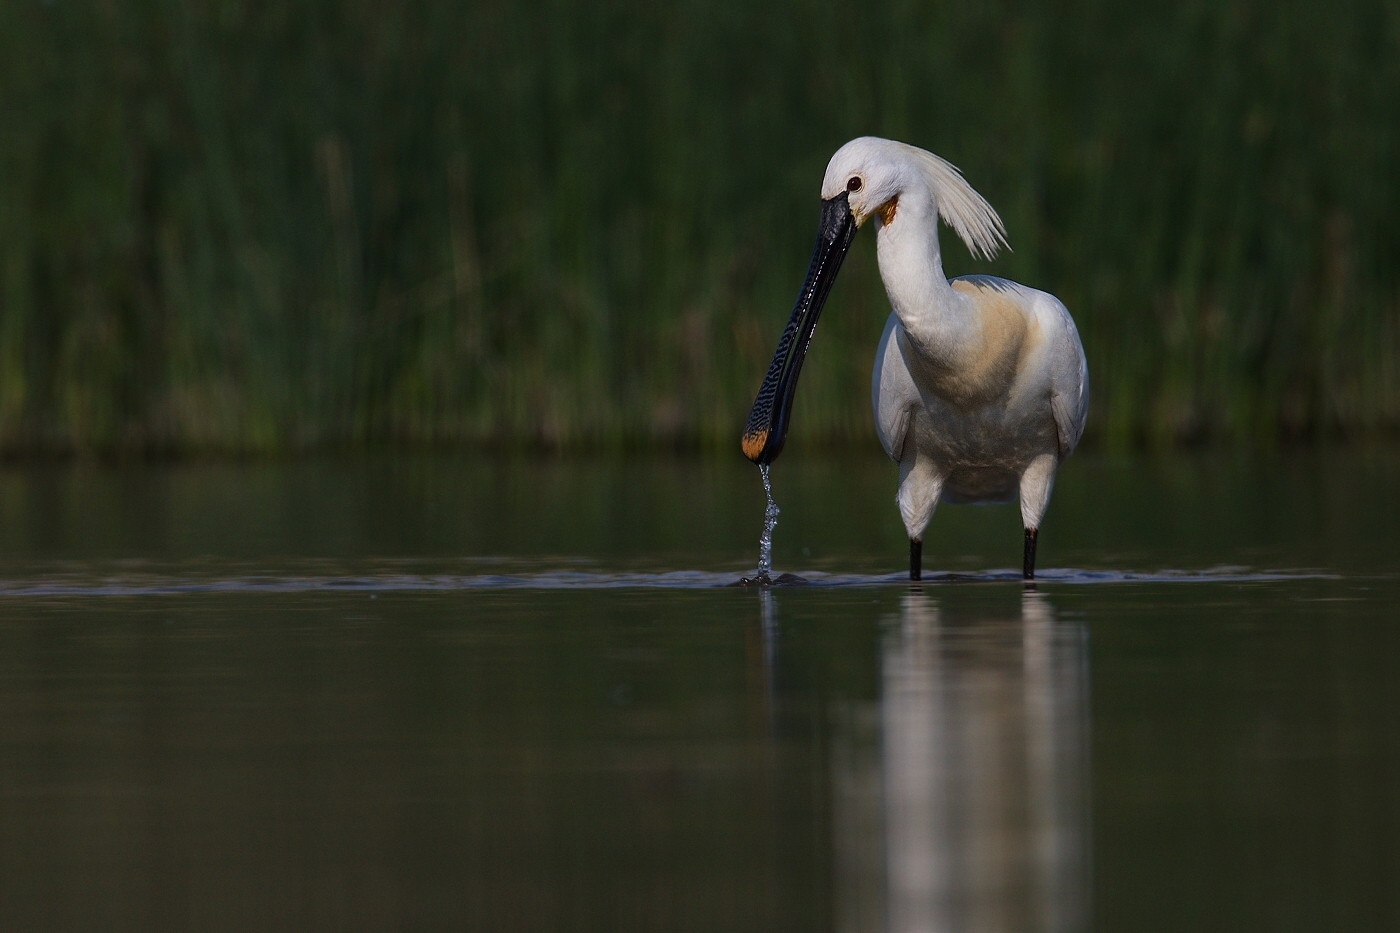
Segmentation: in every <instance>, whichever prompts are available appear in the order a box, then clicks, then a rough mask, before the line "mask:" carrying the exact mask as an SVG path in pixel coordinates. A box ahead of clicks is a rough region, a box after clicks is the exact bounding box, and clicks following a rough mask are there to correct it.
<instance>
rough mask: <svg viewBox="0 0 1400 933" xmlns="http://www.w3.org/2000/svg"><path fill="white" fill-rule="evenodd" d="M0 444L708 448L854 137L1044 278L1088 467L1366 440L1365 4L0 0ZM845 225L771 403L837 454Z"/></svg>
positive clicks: (1392, 113) (1387, 162) (852, 273)
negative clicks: (1071, 367)
mask: <svg viewBox="0 0 1400 933" xmlns="http://www.w3.org/2000/svg"><path fill="white" fill-rule="evenodd" d="M0 113H3V115H4V116H3V121H0V170H3V175H2V176H0V177H3V179H4V181H3V184H0V449H5V450H9V451H12V452H16V451H35V450H60V451H61V450H73V449H77V450H97V451H102V450H123V449H126V450H149V449H168V450H188V449H226V450H279V449H291V448H303V447H308V446H324V445H345V444H351V445H353V444H366V443H384V442H410V443H439V442H444V443H451V442H469V443H502V444H546V445H551V446H578V445H593V446H597V445H602V446H621V445H631V444H652V443H667V444H672V443H681V444H688V445H701V446H719V447H728V446H730V445H736V444H737V440H736V439H737V436H738V431H739V428H740V426H741V425H742V422H743V419H744V417H745V415H746V413H747V406H748V403H749V401H750V399H751V394H752V392H753V390H754V389H755V388H756V386H757V384H758V382H759V379H760V378H761V376H762V373H763V369H764V366H765V364H766V363H767V359H768V355H769V354H770V353H771V351H772V347H773V344H774V343H775V341H776V339H777V335H778V331H779V329H780V328H781V325H782V322H783V321H784V320H785V318H786V315H787V312H788V309H789V307H790V304H791V301H792V298H793V295H794V293H795V291H796V287H797V285H798V283H799V281H800V279H801V276H802V273H803V271H804V269H805V263H806V258H807V251H808V249H809V246H810V242H811V238H812V236H813V235H814V230H815V224H816V219H817V214H818V205H817V194H818V186H819V183H820V179H821V174H822V170H823V168H824V166H825V163H826V160H827V158H828V157H829V155H830V154H831V152H832V151H834V149H835V148H836V147H837V146H838V145H840V144H841V143H842V142H844V141H845V140H846V139H848V138H850V137H852V136H856V135H860V134H866V133H871V134H878V135H885V136H892V137H896V138H899V139H904V140H907V141H909V142H912V143H916V144H918V145H922V146H925V147H927V148H929V149H932V150H934V151H935V152H938V153H939V154H941V155H943V156H945V157H947V158H949V159H951V160H952V161H953V162H955V163H956V164H958V165H959V166H961V167H962V169H963V170H964V172H965V173H966V175H967V177H968V179H969V180H970V181H971V182H972V183H973V184H974V185H975V186H976V187H977V188H978V189H979V190H980V191H982V193H983V194H985V195H986V196H987V197H988V198H989V199H990V200H991V202H992V203H993V204H994V205H995V206H996V207H997V208H998V210H999V211H1000V212H1001V214H1002V216H1003V218H1004V219H1005V221H1006V225H1007V229H1008V232H1009V236H1010V240H1011V244H1012V247H1013V249H1014V252H1012V253H1010V254H1007V255H1004V256H1003V257H1001V258H1000V259H998V260H997V261H995V262H993V263H974V262H973V261H972V260H971V259H970V258H969V257H968V256H967V254H966V253H965V252H964V251H963V250H962V248H961V246H958V245H955V244H954V242H953V239H952V237H951V235H950V234H948V233H946V232H945V235H944V238H943V241H944V246H945V250H946V252H947V254H948V256H947V266H948V269H949V271H950V273H960V272H968V271H986V272H992V273H998V274H1005V275H1009V276H1012V277H1015V278H1018V279H1020V280H1022V281H1025V282H1027V283H1028V284H1032V285H1036V286H1039V287H1042V288H1046V289H1048V290H1051V291H1053V292H1055V293H1056V294H1058V295H1059V296H1060V297H1061V298H1062V299H1063V300H1064V301H1065V302H1066V304H1067V305H1068V306H1069V308H1070V309H1071V311H1072V312H1073V314H1074V316H1075V318H1076V320H1077V321H1078V323H1079V328H1080V332H1081V334H1082V336H1083V339H1084V344H1085V347H1086V349H1087V351H1088V354H1089V359H1090V370H1091V377H1092V380H1093V394H1094V401H1093V406H1092V408H1091V415H1090V418H1091V424H1090V428H1089V433H1088V438H1089V440H1090V442H1091V443H1093V442H1097V443H1106V444H1110V445H1114V446H1122V445H1128V444H1134V443H1143V442H1147V443H1172V442H1179V441H1189V440H1194V439H1203V438H1224V439H1239V440H1271V439H1276V438H1280V437H1288V436H1299V435H1302V436H1317V435H1324V434H1335V433H1347V434H1364V433H1375V432H1384V431H1392V430H1394V429H1395V428H1396V427H1397V426H1400V365H1398V364H1397V361H1398V360H1400V275H1398V274H1397V263H1396V258H1397V250H1400V246H1398V245H1397V244H1400V7H1397V6H1396V4H1395V3H1394V2H1393V0H1385V2H1383V0H1356V2H1349V3H1348V2H1344V3H1339V4H1316V3H1307V2H1302V0H1282V2H1270V3H1264V2H1251V3H1246V2H1211V3H1205V2H1187V3H1179V2H1174V3H1164V2H1154V3H1142V4H1121V3H1110V2H1085V3H1078V4H1071V5H1065V4H1050V3H1046V2H1019V3H1018V2H1006V3H997V2H975V3H968V4H929V3H926V2H913V0H909V2H905V0H891V2H880V3H871V4H836V3H830V2H821V0H811V2H795V0H788V2H777V3H771V4H752V3H744V2H737V0H704V2H700V0H682V2H679V3H674V4H653V3H643V2H639V0H616V2H603V3H596V4H571V3H558V2H555V3H538V4H513V5H511V4H500V3H489V2H479V3H466V4H463V3H459V2H450V0H409V2H404V3H398V4H383V3H369V2H366V0H346V2H339V3H331V2H315V3H311V2H306V3H284V4H256V3H252V2H247V0H224V2H195V3H176V2H170V0H164V2H133V3H127V4H115V3H106V4H99V3H69V2H65V0H54V2H49V3H44V2H40V0H16V2H12V3H7V4H4V5H3V6H0ZM872 240H873V238H872V237H870V234H869V233H863V234H861V235H860V236H859V237H858V238H857V240H856V245H855V247H854V249H853V251H852V256H851V257H850V259H849V260H848V262H847V268H846V270H845V271H844V272H843V274H842V279H841V281H840V282H839V283H838V285H837V287H836V290H835V292H834V294H833V297H832V300H831V303H830V305H829V307H828V310H827V312H826V314H825V316H824V319H823V322H822V325H821V328H820V330H819V333H818V335H817V338H816V340H815V342H814V345H813V352H812V355H811V357H810V358H809V362H808V364H807V369H806V371H805V374H804V377H803V385H802V387H801V389H800V391H799V393H798V395H799V399H798V404H797V410H796V413H795V415H794V425H795V426H794V437H796V438H798V439H799V442H800V441H804V440H805V441H806V442H808V443H811V442H817V441H823V440H826V441H844V440H848V439H856V438H859V439H861V440H862V441H865V440H868V439H869V438H870V436H871V434H872V432H871V428H870V416H869V414H868V378H869V367H870V361H871V358H872V355H873V350H874V343H875V338H876V337H877V336H878V334H879V332H880V329H881V326H882V322H883V319H884V317H885V315H886V314H887V313H888V309H887V305H886V302H885V299H884V296H883V292H882V290H881V288H880V284H879V276H878V272H877V270H876V268H875V262H874V255H873V242H872Z"/></svg>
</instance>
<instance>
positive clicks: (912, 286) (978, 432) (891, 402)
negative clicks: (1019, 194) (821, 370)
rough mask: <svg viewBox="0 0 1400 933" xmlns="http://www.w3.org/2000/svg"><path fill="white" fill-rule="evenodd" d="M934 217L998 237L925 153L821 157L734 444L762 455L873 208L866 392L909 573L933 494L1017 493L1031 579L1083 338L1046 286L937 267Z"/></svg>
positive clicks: (956, 497) (773, 441) (977, 252)
mask: <svg viewBox="0 0 1400 933" xmlns="http://www.w3.org/2000/svg"><path fill="white" fill-rule="evenodd" d="M940 217H941V218H942V219H943V221H944V222H946V223H947V224H948V225H949V226H950V227H952V228H953V231H954V232H955V233H957V235H958V236H959V237H960V238H961V239H962V241H963V242H964V243H966V244H967V248H968V249H969V250H970V251H971V252H972V254H973V255H974V256H982V257H985V258H988V259H990V258H991V257H992V256H994V255H996V253H997V251H998V250H999V249H1000V248H1001V247H1003V246H1006V245H1007V243H1006V232H1005V229H1004V228H1003V227H1002V224H1001V218H1000V217H998V216H997V213H996V211H994V210H992V206H991V205H990V204H988V203H987V202H986V200H985V199H984V198H983V197H982V196H981V195H980V194H978V193H977V192H976V191H974V190H973V189H972V186H971V185H969V184H968V183H967V181H966V180H965V179H964V178H963V177H962V174H961V173H960V172H959V171H958V170H957V169H956V168H955V167H954V166H952V165H951V164H949V163H948V162H945V161H944V160H943V159H940V158H939V157H938V156H936V155H934V154H933V153H931V152H926V151H924V150H923V149H918V148H916V147H914V146H909V145H906V144H904V143H899V142H894V141H893V140H889V139H877V138H875V137H872V136H864V137H861V138H860V139H853V140H851V141H850V142H848V143H846V145H844V146H842V147H841V148H840V149H838V150H837V151H836V154H835V155H834V156H832V157H831V162H830V163H828V165H827V167H826V178H825V179H824V180H823V181H822V219H821V229H820V230H819V231H818V233H817V245H816V249H815V250H814V252H813V254H812V263H811V265H810V266H809V267H808V269H807V278H806V280H805V281H804V282H803V284H802V290H801V291H800V292H799V293H798V296H797V303H796V305H794V307H793V309H792V317H791V318H790V319H789V320H788V324H787V327H786V329H784V331H783V335H782V337H781V339H780V340H779V341H778V350H777V352H776V353H775V354H774V356H773V362H772V364H771V365H770V366H769V367H768V374H767V375H766V376H765V377H764V379H763V384H762V386H760V387H759V390H758V397H757V398H756V399H755V400H754V404H753V410H752V411H751V412H750V414H749V421H748V425H747V426H746V427H745V428H744V435H743V440H742V446H743V450H744V455H745V456H746V457H748V458H749V459H750V460H752V461H753V462H754V463H757V464H760V465H766V464H768V463H771V462H772V461H773V460H774V459H775V458H776V457H777V456H778V454H779V452H780V451H781V450H782V448H783V440H784V439H785V437H786V435H787V429H788V422H789V418H790V416H791V413H792V400H793V393H794V392H795V390H796V388H797V377H798V375H799V373H800V372H801V370H802V360H803V358H804V357H805V356H806V354H807V348H808V346H809V345H810V344H811V340H812V332H813V331H814V329H815V328H816V326H817V318H818V316H819V315H820V314H821V310H822V305H823V304H824V303H825V301H826V296H827V294H828V292H830V291H831V285H832V282H834V281H835V279H836V273H837V271H838V270H839V269H840V268H841V260H842V259H844V258H845V255H846V250H847V249H849V248H850V245H851V240H852V239H854V237H855V234H856V230H857V229H858V228H859V227H860V226H861V225H862V224H864V223H865V221H866V220H869V219H871V218H874V223H875V231H876V234H875V241H876V253H877V255H878V257H879V263H880V278H881V279H883V280H884V283H885V292H886V294H888V295H889V299H890V305H891V306H892V307H893V309H894V311H893V313H892V314H891V315H890V317H889V320H888V321H887V322H886V324H885V332H884V334H882V335H881V337H880V346H879V349H878V350H877V352H876V354H875V372H874V374H873V375H872V378H871V394H872V401H873V402H874V406H875V429H876V431H877V433H878V434H879V435H880V443H881V445H883V446H884V448H885V452H886V453H887V454H889V455H890V459H892V460H895V461H897V462H898V463H899V493H898V494H897V495H896V497H895V501H896V502H898V503H899V512H900V515H901V516H902V517H903V518H904V527H905V529H906V530H907V531H908V532H909V577H910V579H913V580H917V579H919V576H920V564H921V560H922V557H921V555H922V550H923V536H924V529H925V528H927V527H928V523H929V519H930V518H932V517H933V510H934V507H935V506H936V505H937V504H938V502H939V500H940V499H941V500H943V501H944V502H951V503H962V502H1010V501H1011V500H1012V499H1014V498H1016V496H1017V495H1018V494H1019V496H1020V498H1021V523H1022V525H1023V527H1024V528H1025V531H1026V534H1025V549H1024V554H1023V561H1022V573H1023V575H1024V576H1025V578H1026V579H1027V580H1033V579H1035V545H1036V537H1037V534H1038V533H1039V530H1040V519H1041V517H1042V516H1043V515H1044V514H1045V507H1046V505H1048V504H1049V502H1050V489H1051V487H1052V486H1053V485H1054V481H1055V471H1056V469H1057V468H1058V467H1059V465H1060V462H1061V461H1062V460H1064V459H1065V458H1066V457H1068V456H1069V455H1070V452H1071V451H1073V450H1074V446H1075V444H1077V443H1078V442H1079V436H1080V435H1081V434H1082V433H1083V432H1084V418H1085V415H1086V414H1087V412H1088V409H1089V370H1088V366H1087V364H1086V363H1085V360H1084V348H1083V346H1082V345H1081V344H1080V342H1079V333H1078V331H1077V330H1075V327H1074V321H1073V319H1071V318H1070V316H1069V312H1068V311H1067V310H1066V309H1065V306H1064V305H1063V304H1062V303H1061V302H1060V300H1059V299H1057V298H1056V297H1055V296H1053V295H1049V294H1046V293H1045V292H1042V291H1037V290H1036V289H1033V288H1027V287H1026V286H1024V285H1020V284H1018V283H1016V282H1011V281H1008V280H1006V279H1000V278H995V277H993V276H989V275H965V276H960V277H958V278H956V279H953V280H952V281H949V280H948V278H947V277H946V276H945V275H944V274H943V257H942V254H941V253H940V251H939V248H938V220H939V218H940Z"/></svg>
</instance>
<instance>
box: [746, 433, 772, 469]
mask: <svg viewBox="0 0 1400 933" xmlns="http://www.w3.org/2000/svg"><path fill="white" fill-rule="evenodd" d="M767 444H768V432H767V431H757V432H755V433H753V434H745V435H744V436H743V438H742V439H741V440H740V441H739V446H740V447H742V448H743V449H744V456H745V457H748V458H749V459H750V460H752V461H753V462H754V463H757V462H758V458H759V457H761V456H763V448H764V447H765V446H766V445H767Z"/></svg>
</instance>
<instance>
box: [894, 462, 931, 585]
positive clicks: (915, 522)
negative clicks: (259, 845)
mask: <svg viewBox="0 0 1400 933" xmlns="http://www.w3.org/2000/svg"><path fill="white" fill-rule="evenodd" d="M917 448H918V445H916V444H914V443H913V441H912V439H911V440H909V441H906V442H905V444H904V456H903V457H901V458H900V460H899V493H898V495H896V496H895V501H896V502H898V503H899V514H900V517H901V518H903V519H904V530H905V531H907V532H909V579H911V580H918V579H921V578H922V576H923V555H924V529H925V528H927V527H928V521H929V519H930V518H932V517H933V510H934V509H935V508H936V507H937V506H938V497H939V495H941V494H942V492H943V477H942V476H941V475H940V474H939V472H938V470H937V469H936V468H935V467H934V465H933V461H931V460H930V459H929V458H928V457H927V456H920V454H919V452H918V449H917Z"/></svg>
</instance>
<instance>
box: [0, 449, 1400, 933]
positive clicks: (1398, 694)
mask: <svg viewBox="0 0 1400 933" xmlns="http://www.w3.org/2000/svg"><path fill="white" fill-rule="evenodd" d="M736 459H737V458H736ZM773 479H774V492H775V495H776V497H777V499H778V502H779V505H780V506H781V507H782V509H783V513H782V521H781V523H780V524H779V526H778V529H777V533H776V539H775V542H774V562H775V571H779V572H782V571H788V572H795V573H798V574H801V575H803V576H804V577H807V578H809V579H811V580H813V581H814V582H815V583H817V584H820V585H814V586H810V587H792V588H784V589H775V590H770V591H757V590H744V589H737V588H730V587H726V586H723V585H722V584H724V583H727V582H732V580H735V579H737V578H738V577H739V576H741V575H742V574H745V573H751V572H752V570H753V568H754V566H755V562H756V558H757V538H758V534H759V532H760V531H761V528H762V515H763V492H762V487H761V485H760V484H759V482H758V477H757V473H756V471H754V470H753V469H752V468H751V467H749V466H748V465H747V464H745V463H743V462H742V461H740V462H737V463H734V462H727V461H723V460H717V461H709V460H687V459H671V458H643V459H634V460H601V459H590V460H553V461H539V460H531V459H524V458H479V457H452V456H441V457H410V458H391V457H382V458H375V457H370V458H361V459H354V460H350V459H340V460H323V461H297V462H287V463H251V464H219V463H213V464H165V465H162V464H141V465H119V466H98V465H45V466H36V467H19V466H11V467H9V468H6V469H5V470H4V471H0V561H3V564H0V926H3V927H4V928H5V929H34V930H49V929H52V930H75V929H112V930H120V929H132V930H152V929H157V930H159V929H181V930H186V929H201V930H203V929H211V930H224V929H227V930H247V929H267V930H280V929H286V930H293V929H295V930H320V929H326V930H332V929H333V930H357V929H364V930H382V929H390V928H403V929H452V930H461V929H479V930H633V929H635V930H655V929H667V930H692V929H693V930H714V929H729V930H749V929H752V930H833V931H865V930H871V931H874V930H882V931H915V930H1085V929H1092V928H1098V929H1105V930H1107V929H1135V930H1142V929H1147V930H1155V929H1160V930H1164V931H1166V930H1181V929H1206V930H1214V929H1219V930H1239V929H1261V930H1263V929H1267V930H1318V929H1347V930H1366V929H1377V930H1380V929H1393V928H1395V926H1396V923H1397V921H1400V886H1397V878H1400V857H1397V855H1396V854H1395V853H1396V851H1397V843H1400V686H1398V685H1400V678H1397V677H1396V673H1397V665H1398V664H1400V633H1397V629H1396V627H1395V625H1394V621H1393V617H1394V616H1395V606H1396V605H1397V596H1400V584H1397V580H1396V577H1395V575H1394V557H1393V553H1392V552H1391V551H1390V550H1388V547H1389V536H1390V534H1391V526H1392V525H1393V516H1394V515H1396V514H1400V508H1397V507H1398V506H1400V502H1397V499H1400V457H1397V456H1396V455H1395V454H1394V453H1391V452H1386V451H1379V452H1356V451H1352V452H1337V453H1316V452H1308V453H1297V454H1290V455H1284V456H1279V457H1272V458H1258V457H1234V456H1221V455H1211V456H1205V455H1202V456H1195V457H1182V458H1173V459H1165V460H1156V459H1123V460H1116V459H1109V458H1094V457H1077V458H1076V459H1075V460H1073V461H1071V463H1070V464H1069V465H1068V466H1067V467H1066V469H1065V470H1064V472H1063V475H1062V477H1061V479H1060V482H1059V484H1058V488H1057V490H1056V494H1055V499H1054V501H1053V502H1052V505H1051V510H1050V513H1049V515H1048V516H1047V519H1046V523H1045V530H1044V533H1043V534H1042V537H1041V548H1040V560H1041V567H1042V568H1043V573H1042V576H1043V578H1044V579H1043V581H1042V584H1041V586H1040V588H1039V590H1038V591H1037V592H1036V593H1030V594H1028V593H1025V592H1023V590H1022V588H1021V586H1020V585H1019V582H1018V581H1017V578H1016V574H1015V573H1014V568H1015V567H1016V566H1017V565H1018V563H1019V558H1020V529H1019V527H1018V522H1017V514H1016V511H1015V507H1014V506H1010V507H993V508H974V507H962V508H950V507H945V508H943V509H941V510H940V511H939V513H938V514H937V515H935V517H934V521H933V525H932V526H931V529H930V533H929V535H928V541H927V543H926V544H925V566H926V567H927V568H928V571H929V573H928V576H927V578H926V579H925V581H924V585H923V586H921V587H918V588H911V587H910V586H909V585H908V584H907V583H905V582H903V581H901V580H900V573H899V571H900V569H901V568H902V567H903V565H904V561H905V542H904V540H903V530H902V528H901V527H900V525H899V519H898V514H897V512H896V510H895V508H894V505H893V501H892V495H893V483H894V476H893V467H892V466H891V465H890V464H888V463H886V462H884V461H882V460H879V459H875V458H864V457H851V456H843V457H837V456H830V455H827V456H818V455H812V454H806V453H802V452H800V451H792V452H789V455H788V456H787V457H785V458H784V460H783V461H782V462H781V463H780V464H779V465H778V466H777V467H775V469H774V471H773Z"/></svg>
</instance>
